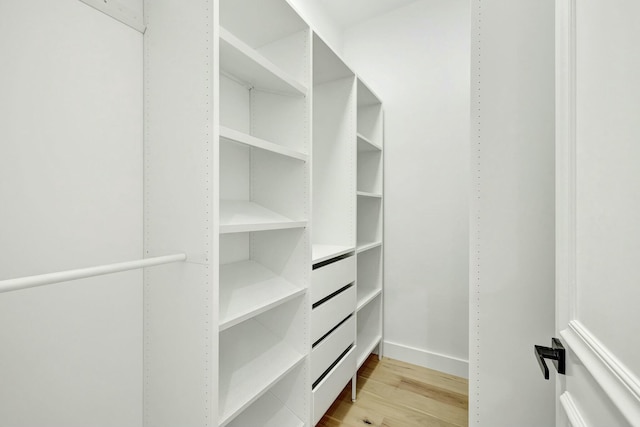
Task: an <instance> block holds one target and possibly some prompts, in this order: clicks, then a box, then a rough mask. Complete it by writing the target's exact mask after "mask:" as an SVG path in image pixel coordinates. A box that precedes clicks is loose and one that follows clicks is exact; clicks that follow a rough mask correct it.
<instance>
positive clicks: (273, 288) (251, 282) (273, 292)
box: [220, 261, 305, 331]
mask: <svg viewBox="0 0 640 427" xmlns="http://www.w3.org/2000/svg"><path fill="white" fill-rule="evenodd" d="M304 293H305V289H303V288H300V287H298V286H295V285H293V284H291V283H289V282H288V281H287V280H285V279H284V278H283V277H280V276H277V275H276V274H275V273H273V272H272V271H271V270H269V269H267V268H265V267H263V266H262V265H260V264H258V263H257V262H255V261H242V262H234V263H232V264H224V265H221V266H220V330H221V331H222V330H225V329H227V328H230V327H231V326H234V325H237V324H238V323H240V322H242V321H244V320H247V319H249V318H251V317H253V316H257V315H258V314H260V313H264V312H265V311H267V310H269V309H271V308H273V307H275V306H277V305H279V304H283V303H285V302H287V301H289V300H291V299H293V298H295V297H297V296H298V295H302V294H304Z"/></svg>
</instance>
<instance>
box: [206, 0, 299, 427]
mask: <svg viewBox="0 0 640 427" xmlns="http://www.w3.org/2000/svg"><path fill="white" fill-rule="evenodd" d="M219 7H220V36H219V58H220V73H219V76H217V77H218V78H219V84H220V130H219V138H218V142H219V146H218V148H219V150H218V153H219V159H220V191H219V200H220V224H219V227H218V231H219V236H220V280H219V311H220V313H219V322H218V323H219V340H220V349H219V372H220V376H219V382H218V395H219V401H218V403H219V413H218V425H219V426H226V425H229V426H236V427H246V426H252V425H256V426H257V425H260V426H265V427H303V426H308V423H309V414H310V396H309V393H308V388H309V380H308V377H309V374H308V354H309V348H310V344H309V315H310V313H309V309H310V303H309V299H308V298H309V296H308V287H309V276H310V274H309V271H310V269H311V266H310V253H311V249H310V236H309V232H308V230H307V225H308V221H309V217H310V212H309V211H310V200H309V197H310V196H309V195H310V190H309V186H310V161H309V158H310V147H311V120H310V117H309V116H310V111H311V105H310V102H311V101H310V90H309V86H310V74H311V70H310V68H311V65H310V64H311V55H310V49H311V47H310V44H311V40H310V29H309V27H308V26H307V24H306V23H305V22H304V21H303V20H302V19H301V18H300V17H299V16H298V15H297V14H296V13H295V11H294V10H293V9H292V8H291V7H290V6H289V4H288V3H287V2H286V1H285V0H220V5H219Z"/></svg>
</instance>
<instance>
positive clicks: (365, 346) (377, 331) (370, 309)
mask: <svg viewBox="0 0 640 427" xmlns="http://www.w3.org/2000/svg"><path fill="white" fill-rule="evenodd" d="M381 304H382V296H381V293H379V294H378V295H377V296H376V297H374V298H373V299H372V300H371V301H370V302H369V303H368V304H366V305H364V306H363V307H362V308H361V309H360V310H359V311H358V312H357V314H356V316H357V319H356V321H357V325H358V334H357V341H356V342H357V347H356V349H357V352H358V367H360V365H362V363H363V362H364V361H365V360H366V358H367V357H368V356H369V354H371V352H372V351H373V350H374V349H375V348H376V346H377V345H378V344H379V343H380V341H381V340H382V310H381V307H382V306H381Z"/></svg>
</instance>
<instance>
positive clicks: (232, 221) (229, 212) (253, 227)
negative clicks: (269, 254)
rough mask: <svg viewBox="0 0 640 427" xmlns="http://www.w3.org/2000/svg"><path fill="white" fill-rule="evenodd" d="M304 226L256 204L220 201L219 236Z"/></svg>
mask: <svg viewBox="0 0 640 427" xmlns="http://www.w3.org/2000/svg"><path fill="white" fill-rule="evenodd" d="M306 226H307V221H294V220H292V219H290V218H287V217H285V216H283V215H280V214H278V213H276V212H273V211H271V210H269V209H267V208H265V207H263V206H260V205H259V204H257V203H253V202H248V201H244V200H221V201H220V233H221V234H225V233H242V232H248V231H263V230H281V229H285V228H299V227H306Z"/></svg>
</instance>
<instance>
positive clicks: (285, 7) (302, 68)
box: [220, 0, 310, 89]
mask: <svg viewBox="0 0 640 427" xmlns="http://www.w3.org/2000/svg"><path fill="white" fill-rule="evenodd" d="M220 26H221V27H222V29H224V31H221V35H220V37H221V41H222V39H224V38H226V37H227V35H226V34H225V33H227V34H228V35H232V37H233V38H235V39H237V41H238V42H239V43H241V44H242V45H243V46H244V50H246V51H247V52H248V54H249V56H252V57H256V58H259V59H260V60H262V61H264V62H267V63H269V64H270V65H271V66H272V67H273V68H275V69H277V70H279V72H280V73H281V74H282V75H283V76H286V77H287V78H289V79H291V80H293V81H295V82H298V83H299V84H300V85H301V86H303V87H308V86H309V72H308V71H309V65H310V57H309V54H308V49H309V38H310V30H309V26H308V25H307V23H306V22H304V20H303V19H302V18H301V17H300V16H299V15H298V14H297V13H296V12H295V10H294V9H293V8H292V7H291V6H290V5H289V3H288V2H287V1H286V0H220ZM222 49H223V47H222V46H221V50H222ZM222 59H224V58H222ZM225 67H226V65H225V64H222V63H221V71H222V72H224V71H225V69H226V68H225ZM253 86H255V87H256V88H258V89H269V87H267V88H265V87H261V86H260V85H259V84H254V85H253Z"/></svg>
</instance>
